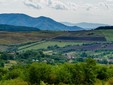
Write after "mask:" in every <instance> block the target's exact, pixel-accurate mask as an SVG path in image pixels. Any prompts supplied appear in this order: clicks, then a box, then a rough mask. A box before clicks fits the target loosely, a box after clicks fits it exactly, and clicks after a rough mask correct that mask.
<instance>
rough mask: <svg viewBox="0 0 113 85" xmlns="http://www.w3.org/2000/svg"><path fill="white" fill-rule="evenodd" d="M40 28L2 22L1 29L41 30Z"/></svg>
mask: <svg viewBox="0 0 113 85" xmlns="http://www.w3.org/2000/svg"><path fill="white" fill-rule="evenodd" d="M39 30H40V29H38V28H34V27H25V26H13V25H2V24H0V31H12V32H13V31H14V32H15V31H39Z"/></svg>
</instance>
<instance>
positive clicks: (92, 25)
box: [63, 22, 109, 30]
mask: <svg viewBox="0 0 113 85" xmlns="http://www.w3.org/2000/svg"><path fill="white" fill-rule="evenodd" d="M63 24H65V25H67V26H75V25H76V26H78V27H81V28H84V29H86V30H91V29H96V28H98V27H100V26H109V25H107V24H100V23H87V22H82V23H75V24H74V23H69V22H63Z"/></svg>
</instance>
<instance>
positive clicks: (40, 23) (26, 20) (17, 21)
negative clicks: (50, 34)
mask: <svg viewBox="0 0 113 85" xmlns="http://www.w3.org/2000/svg"><path fill="white" fill-rule="evenodd" d="M0 24H7V25H15V26H27V27H35V28H39V29H40V30H53V31H78V30H84V29H83V28H81V27H77V26H66V25H64V24H62V23H59V22H57V21H55V20H53V19H51V18H48V17H44V16H40V17H38V18H34V17H31V16H28V15H25V14H0Z"/></svg>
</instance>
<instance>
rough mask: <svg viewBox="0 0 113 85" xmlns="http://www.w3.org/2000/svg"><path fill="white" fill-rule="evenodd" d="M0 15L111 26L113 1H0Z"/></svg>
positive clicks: (112, 21)
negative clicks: (12, 14)
mask: <svg viewBox="0 0 113 85" xmlns="http://www.w3.org/2000/svg"><path fill="white" fill-rule="evenodd" d="M0 13H25V14H28V15H31V16H33V17H39V16H47V17H51V18H53V19H55V20H57V21H60V22H72V23H79V22H94V23H105V24H113V20H112V18H113V0H0Z"/></svg>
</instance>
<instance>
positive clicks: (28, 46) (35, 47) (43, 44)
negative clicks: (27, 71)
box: [18, 41, 83, 51]
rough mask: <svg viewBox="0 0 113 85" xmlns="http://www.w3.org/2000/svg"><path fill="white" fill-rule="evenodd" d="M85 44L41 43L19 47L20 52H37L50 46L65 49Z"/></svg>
mask: <svg viewBox="0 0 113 85" xmlns="http://www.w3.org/2000/svg"><path fill="white" fill-rule="evenodd" d="M82 44H83V42H63V41H62V42H60V41H45V42H41V43H37V44H36V43H33V44H29V45H24V46H21V47H19V48H18V49H19V51H26V50H32V49H34V50H37V49H47V47H48V46H55V45H57V46H59V47H64V46H67V45H82Z"/></svg>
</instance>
